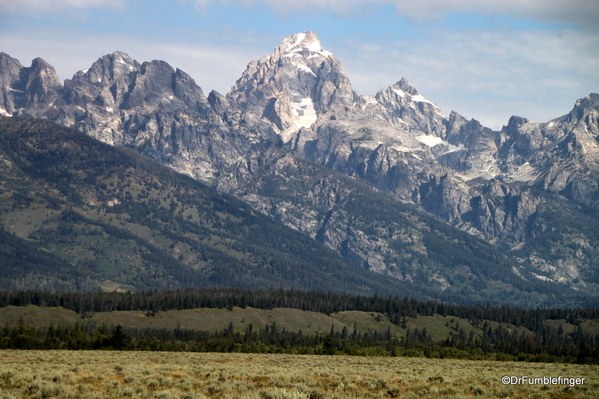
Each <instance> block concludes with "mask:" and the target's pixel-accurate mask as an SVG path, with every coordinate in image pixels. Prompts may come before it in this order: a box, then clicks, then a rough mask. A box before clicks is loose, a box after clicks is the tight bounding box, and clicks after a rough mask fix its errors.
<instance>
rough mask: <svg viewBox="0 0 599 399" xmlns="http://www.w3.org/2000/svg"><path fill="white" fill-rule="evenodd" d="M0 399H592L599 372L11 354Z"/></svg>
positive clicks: (161, 355) (0, 358)
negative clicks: (508, 381) (509, 379)
mask: <svg viewBox="0 0 599 399" xmlns="http://www.w3.org/2000/svg"><path fill="white" fill-rule="evenodd" d="M504 376H508V377H517V378H522V377H527V378H528V379H529V380H532V382H538V383H537V384H532V385H531V384H529V383H528V382H523V383H520V384H513V385H512V384H507V385H505V384H504V383H502V378H503V377H504ZM560 376H561V377H562V379H563V377H567V378H579V380H578V381H576V380H572V386H570V384H551V383H549V384H546V383H544V382H543V381H534V379H536V378H541V379H542V378H544V377H547V378H550V377H555V378H558V377H560ZM583 378H584V380H582V379H583ZM514 382H515V379H514ZM577 383H578V384H577ZM0 397H1V398H10V399H12V398H84V399H85V398H95V399H100V398H164V399H175V398H176V399H183V398H190V399H191V398H231V399H233V398H235V399H241V398H247V399H253V398H256V399H258V398H260V399H264V398H273V399H275V398H280V399H283V398H290V399H296V398H297V399H300V398H302V399H303V398H305V399H317V398H318V399H328V398H331V399H332V398H356V399H357V398H393V397H401V398H419V397H426V398H468V397H477V398H508V397H509V398H535V399H543V398H563V399H565V398H581V399H582V398H588V399H590V398H597V397H599V366H597V365H573V364H556V363H553V364H547V363H522V362H520V363H515V362H497V361H495V362H494V361H468V360H454V359H424V358H402V357H397V358H391V357H360V356H353V357H352V356H311V355H274V354H241V353H180V352H116V351H62V350H61V351H34V350H32V351H19V350H2V351H0Z"/></svg>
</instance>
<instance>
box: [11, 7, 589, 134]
mask: <svg viewBox="0 0 599 399" xmlns="http://www.w3.org/2000/svg"><path fill="white" fill-rule="evenodd" d="M597 21H599V1H597V0H570V1H565V0H502V1H499V0H487V1H482V0H408V1H405V0H368V1H366V0H324V1H322V0H303V1H297V2H283V1H280V0H262V1H258V0H225V1H214V0H195V1H194V0H187V1H186V0H172V1H166V0H0V51H3V52H5V53H8V54H9V55H11V56H13V57H15V58H17V59H19V60H20V61H21V63H22V64H23V65H25V66H29V65H30V63H31V60H32V59H33V58H35V57H42V58H44V59H45V60H46V61H48V62H49V63H50V64H52V65H53V66H54V67H55V68H56V70H57V72H58V75H59V76H60V78H61V79H63V80H64V79H68V78H70V77H72V75H73V74H74V73H75V72H76V71H78V70H81V69H85V68H88V67H89V66H90V65H91V64H92V63H93V62H94V61H95V60H97V59H98V58H99V57H101V56H102V55H104V54H107V53H111V52H113V51H117V50H118V51H124V52H126V53H128V54H129V55H130V56H131V57H133V58H135V59H137V60H138V61H140V62H143V61H149V60H152V59H162V60H165V61H167V62H168V63H169V64H171V65H172V66H173V67H178V68H181V69H182V70H184V71H186V72H187V73H189V74H190V75H191V76H192V77H193V78H194V79H195V81H196V83H198V85H200V87H202V89H203V90H204V92H205V93H208V92H209V91H210V90H212V89H215V90H217V91H219V92H221V93H226V92H227V91H228V90H229V88H230V87H231V86H232V85H233V84H234V83H235V80H236V79H238V78H239V77H240V75H241V73H242V72H243V70H244V69H245V66H246V65H247V63H248V62H249V61H251V60H253V59H258V58H260V57H262V56H264V55H267V54H270V53H271V52H272V50H273V49H274V47H275V46H277V45H278V44H280V43H281V41H282V40H283V39H284V38H285V37H286V36H288V35H290V34H293V33H297V32H303V31H307V30H312V31H315V32H316V33H317V34H318V36H319V38H320V40H321V42H322V44H323V47H324V48H325V49H326V50H329V51H331V52H333V54H334V55H335V56H336V57H337V58H338V59H339V60H340V61H341V63H342V64H343V66H344V68H345V70H346V72H347V74H348V75H349V77H350V79H351V81H352V84H353V87H354V90H356V91H357V92H358V93H360V94H371V95H373V94H375V93H376V92H377V91H378V90H380V89H383V88H385V87H387V86H388V85H390V84H393V83H395V82H396V81H398V80H399V79H400V78H401V77H405V78H407V79H408V81H410V83H411V84H412V85H413V86H414V87H416V88H417V89H418V90H419V91H420V93H421V94H423V95H424V96H426V97H427V98H429V99H430V100H431V101H433V102H435V103H436V104H437V105H439V107H440V108H441V109H442V110H443V112H444V113H445V114H446V115H449V113H450V112H451V110H455V111H457V112H459V113H461V114H462V115H464V116H465V117H467V118H475V119H478V120H480V121H481V122H482V123H483V124H484V125H486V126H489V127H492V128H495V129H499V128H501V126H502V125H504V124H507V121H508V119H509V117H510V116H511V115H520V116H524V117H527V118H530V119H531V120H534V121H547V120H549V119H552V118H554V117H558V116H561V115H563V114H565V113H567V112H568V111H569V110H570V109H571V108H572V106H573V105H574V103H575V101H576V100H577V99H578V98H582V97H584V96H585V95H587V94H589V93H591V92H599V72H598V71H599V24H598V23H597Z"/></svg>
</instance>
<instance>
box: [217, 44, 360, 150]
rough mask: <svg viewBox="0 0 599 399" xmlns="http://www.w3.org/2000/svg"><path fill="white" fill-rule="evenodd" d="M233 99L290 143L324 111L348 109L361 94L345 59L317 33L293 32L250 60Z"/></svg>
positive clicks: (336, 112) (229, 97) (234, 89)
mask: <svg viewBox="0 0 599 399" xmlns="http://www.w3.org/2000/svg"><path fill="white" fill-rule="evenodd" d="M227 98H228V100H229V101H230V102H232V103H236V104H239V105H240V106H241V108H242V109H243V110H244V111H246V112H248V113H250V114H253V115H255V117H256V118H258V119H260V118H265V119H267V120H268V121H270V122H272V123H273V124H274V125H275V126H276V128H277V129H278V130H279V134H280V136H281V137H282V138H283V140H284V141H288V140H289V139H290V138H291V136H293V135H294V134H295V133H297V132H298V131H299V130H300V129H302V128H309V127H311V126H312V125H313V124H314V123H315V122H316V121H317V119H318V118H319V117H320V116H321V115H324V114H330V115H327V116H328V118H331V116H332V115H333V114H338V113H344V112H346V111H347V110H349V109H350V108H352V107H354V104H355V102H356V101H357V99H358V96H357V95H356V93H355V92H354V91H353V89H352V88H351V84H350V81H349V78H348V77H347V75H346V74H345V72H344V70H343V67H342V66H341V63H340V62H339V61H337V59H335V57H334V56H333V54H332V53H330V52H329V51H326V50H324V49H323V48H322V45H321V43H320V40H318V37H317V36H316V34H315V33H314V32H303V33H296V34H294V35H291V36H289V37H287V38H285V39H284V40H283V43H282V44H281V45H279V46H277V47H276V48H275V50H274V51H273V53H272V54H270V55H268V56H265V57H262V58H261V59H259V60H257V61H252V62H250V63H249V64H248V66H247V68H246V70H245V72H244V73H243V74H242V76H241V78H240V79H239V80H238V81H237V83H236V84H235V85H234V86H233V87H232V88H231V90H230V92H229V94H228V95H227Z"/></svg>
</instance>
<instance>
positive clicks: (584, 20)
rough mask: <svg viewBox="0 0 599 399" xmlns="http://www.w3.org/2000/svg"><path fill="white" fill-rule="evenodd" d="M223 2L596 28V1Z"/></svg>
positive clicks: (204, 0) (201, 1)
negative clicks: (389, 8) (384, 9)
mask: <svg viewBox="0 0 599 399" xmlns="http://www.w3.org/2000/svg"><path fill="white" fill-rule="evenodd" d="M195 3H196V5H197V6H198V7H200V8H202V7H206V6H208V5H209V4H211V3H214V0H195ZM221 3H222V1H221ZM224 3H228V4H231V5H243V6H249V5H252V4H255V3H263V4H266V5H268V6H270V7H272V8H273V9H275V10H277V11H279V12H292V11H296V10H302V11H306V10H311V9H321V10H323V9H328V10H333V11H335V12H336V13H338V14H340V15H347V14H349V13H352V12H355V11H359V10H362V9H363V8H364V7H372V4H373V3H378V4H388V5H393V6H395V7H396V9H397V11H398V13H399V14H400V15H401V16H403V17H405V18H408V19H411V20H415V21H423V20H429V19H431V18H433V19H434V18H438V17H442V16H443V15H445V14H447V13H451V12H471V13H482V14H488V15H498V14H500V15H511V16H514V17H517V18H522V19H532V20H537V21H544V22H558V23H568V24H580V25H586V26H590V27H596V26H597V21H599V2H598V1H597V0H568V1H564V0H485V1H481V0H302V1H281V0H228V1H225V2H224Z"/></svg>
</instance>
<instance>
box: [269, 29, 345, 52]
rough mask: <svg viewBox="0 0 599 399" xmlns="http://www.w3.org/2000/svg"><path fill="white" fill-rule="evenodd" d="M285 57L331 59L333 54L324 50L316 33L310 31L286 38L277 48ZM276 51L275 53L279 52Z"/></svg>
mask: <svg viewBox="0 0 599 399" xmlns="http://www.w3.org/2000/svg"><path fill="white" fill-rule="evenodd" d="M277 50H278V51H279V52H282V53H283V56H285V57H293V56H302V57H307V58H314V57H329V56H332V55H333V54H332V53H331V52H329V51H326V50H324V49H323V48H322V44H321V43H320V40H319V39H318V36H317V35H316V33H314V32H311V31H308V32H303V33H296V34H293V35H291V36H288V37H286V38H285V39H284V40H283V43H282V44H281V45H280V46H279V47H278V48H277ZM277 50H275V51H277Z"/></svg>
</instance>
